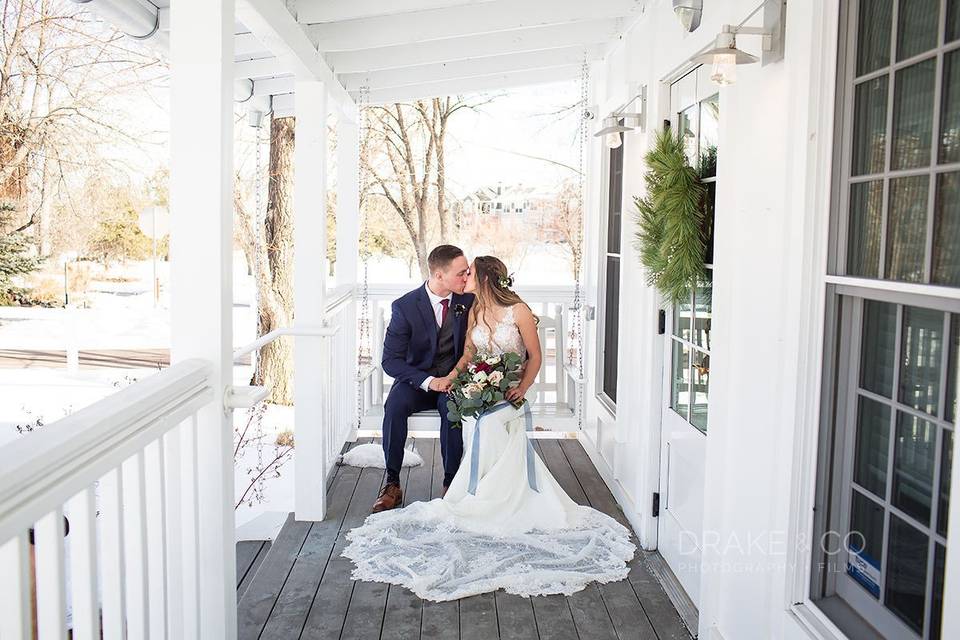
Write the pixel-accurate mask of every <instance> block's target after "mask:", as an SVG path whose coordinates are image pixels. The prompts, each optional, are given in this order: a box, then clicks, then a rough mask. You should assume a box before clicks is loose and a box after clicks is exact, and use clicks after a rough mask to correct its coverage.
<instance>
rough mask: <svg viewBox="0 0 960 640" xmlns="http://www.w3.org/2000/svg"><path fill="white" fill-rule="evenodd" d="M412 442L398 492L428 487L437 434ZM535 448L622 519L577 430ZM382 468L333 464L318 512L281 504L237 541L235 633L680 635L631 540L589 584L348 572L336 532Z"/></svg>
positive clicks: (355, 520)
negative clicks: (264, 527)
mask: <svg viewBox="0 0 960 640" xmlns="http://www.w3.org/2000/svg"><path fill="white" fill-rule="evenodd" d="M366 441H369V440H366ZM411 443H412V444H413V445H414V446H415V447H416V448H417V450H418V451H419V453H420V454H421V456H422V457H423V458H424V464H423V465H422V466H419V467H405V468H404V469H403V471H402V473H401V484H402V486H403V488H404V504H411V503H412V502H415V501H418V500H429V499H432V498H439V497H440V494H441V490H442V482H443V463H442V460H441V456H440V441H439V440H437V439H432V438H421V439H417V440H416V441H413V440H411V441H410V442H408V446H410V444H411ZM534 448H535V449H536V451H537V454H538V455H539V456H540V458H541V459H542V460H543V461H544V462H545V463H546V465H547V467H548V468H549V469H550V472H551V474H553V476H554V477H555V478H556V479H557V481H558V482H559V483H560V485H561V486H562V487H563V489H564V491H566V492H567V493H568V494H569V495H570V497H571V498H573V499H574V500H575V501H576V502H577V503H579V504H584V505H590V506H592V507H594V508H595V509H599V510H601V511H603V512H605V513H607V514H608V515H610V516H611V517H613V518H615V519H617V520H618V521H619V522H621V523H622V524H625V525H626V524H627V520H626V517H625V516H624V514H623V512H622V511H621V510H620V508H619V506H618V505H617V503H616V500H615V499H614V498H613V495H612V494H611V493H610V490H609V489H608V488H607V485H606V484H605V483H604V481H603V479H602V478H601V476H600V474H599V472H598V471H597V469H596V468H595V467H594V466H593V464H592V462H591V461H590V458H589V456H588V455H587V454H586V452H585V451H584V449H583V447H582V446H581V445H580V443H579V442H577V441H576V440H552V439H538V440H535V442H534ZM383 480H384V471H383V470H382V469H374V468H365V469H357V468H355V467H339V468H338V469H337V471H336V473H335V475H334V477H333V480H332V482H331V483H330V486H329V487H328V500H329V502H328V508H327V518H326V519H325V520H323V521H322V522H313V523H310V522H296V521H295V520H294V519H293V517H292V514H291V517H290V518H289V519H288V521H287V523H286V525H285V526H284V529H283V530H282V531H281V533H280V535H278V536H277V539H276V540H275V541H274V542H273V544H272V545H271V544H270V543H269V542H267V543H257V542H250V543H245V544H243V545H242V546H240V545H238V547H237V576H238V578H237V579H238V582H239V583H240V585H239V586H238V594H239V593H241V592H240V591H239V589H240V588H241V587H244V588H246V592H245V593H243V594H242V596H240V595H238V597H239V598H240V602H239V604H238V622H239V626H240V638H243V639H245V638H265V639H268V638H269V639H272V638H302V639H304V640H311V639H318V640H319V639H324V640H326V639H328V638H335V639H339V640H357V639H364V640H366V639H368V638H374V639H379V640H419V639H422V640H497V639H502V640H526V639H527V638H530V639H543V640H547V639H549V640H608V639H609V640H628V639H629V640H689V638H690V636H689V634H687V632H686V629H685V627H684V626H683V624H682V622H681V621H680V617H679V615H678V614H677V612H676V609H675V608H674V607H673V605H672V603H671V602H670V600H669V598H668V597H667V595H666V594H665V593H664V591H663V589H662V588H661V587H660V584H659V582H657V579H656V578H655V577H654V576H653V574H651V573H650V571H649V570H648V569H647V567H646V565H645V563H644V560H643V556H642V553H640V552H638V554H637V556H636V557H635V558H634V559H633V560H632V561H631V562H630V575H629V577H628V579H627V580H621V581H619V582H615V583H608V584H604V585H598V584H591V585H589V586H588V587H587V588H586V589H584V590H582V591H579V592H577V593H575V594H573V595H571V596H569V597H566V596H563V595H553V596H538V597H535V598H522V597H519V596H515V595H511V594H507V593H505V592H503V591H497V592H496V593H487V594H481V595H478V596H471V597H469V598H463V599H461V600H458V601H452V602H429V601H422V600H420V599H419V598H418V597H416V596H415V595H414V594H413V593H412V592H410V591H409V590H408V589H405V588H403V587H398V586H395V585H386V584H381V583H370V582H356V581H354V580H352V579H351V574H352V571H353V563H352V562H351V561H349V560H348V559H346V558H344V557H342V556H341V552H342V550H343V548H344V547H345V546H346V533H347V532H348V531H349V530H350V529H352V528H354V527H356V526H359V525H360V524H362V523H363V521H364V519H365V518H366V517H367V516H368V515H369V513H370V508H371V506H372V505H373V502H374V500H375V498H376V496H377V493H378V492H379V490H380V487H381V485H382V482H383ZM634 542H636V541H634ZM241 572H242V573H241Z"/></svg>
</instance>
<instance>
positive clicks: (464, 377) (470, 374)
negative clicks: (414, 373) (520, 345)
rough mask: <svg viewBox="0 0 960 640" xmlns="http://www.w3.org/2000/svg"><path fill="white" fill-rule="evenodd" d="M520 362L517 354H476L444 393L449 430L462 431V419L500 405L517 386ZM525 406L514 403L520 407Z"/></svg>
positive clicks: (520, 374) (521, 401)
mask: <svg viewBox="0 0 960 640" xmlns="http://www.w3.org/2000/svg"><path fill="white" fill-rule="evenodd" d="M522 369H523V358H522V357H521V356H520V354H518V353H512V352H511V353H503V354H501V355H498V356H484V355H483V354H478V355H476V356H474V358H473V360H471V361H470V362H469V363H468V364H467V369H466V371H463V372H462V373H460V374H459V375H458V376H457V377H456V378H455V379H454V380H453V384H452V385H451V387H450V391H448V392H447V395H448V398H449V399H448V400H447V419H448V420H449V421H450V427H451V428H454V429H459V428H461V427H463V418H464V417H476V416H478V415H480V414H481V413H483V412H484V411H486V410H487V409H489V408H490V407H492V406H494V405H495V404H498V403H500V402H503V399H504V395H505V394H506V392H507V390H508V389H510V388H511V387H516V386H517V385H519V384H520V377H521V376H522ZM524 402H526V400H525V399H521V400H519V401H518V402H516V403H514V406H517V407H520V406H522V405H523V403H524Z"/></svg>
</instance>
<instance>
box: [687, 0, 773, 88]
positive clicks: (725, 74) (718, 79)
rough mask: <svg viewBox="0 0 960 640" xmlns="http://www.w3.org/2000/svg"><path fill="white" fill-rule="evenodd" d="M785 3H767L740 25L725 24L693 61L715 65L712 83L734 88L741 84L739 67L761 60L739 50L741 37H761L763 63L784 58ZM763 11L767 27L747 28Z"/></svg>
mask: <svg viewBox="0 0 960 640" xmlns="http://www.w3.org/2000/svg"><path fill="white" fill-rule="evenodd" d="M785 4H786V2H785V1H784V0H765V2H763V3H761V4H760V6H758V7H757V8H756V9H754V10H753V11H751V12H750V15H748V16H747V17H746V18H744V19H743V21H741V22H740V24H738V25H736V26H731V25H729V24H725V25H723V27H721V29H720V33H719V34H717V37H716V39H715V40H714V41H713V42H712V43H710V44H709V45H707V48H705V49H701V50H700V51H699V52H697V54H696V55H694V56H693V58H691V59H690V61H691V62H694V63H697V64H709V65H711V70H710V80H711V81H712V82H713V83H714V84H717V85H721V86H724V85H731V84H733V83H735V82H736V81H737V66H738V65H741V64H753V63H755V62H760V61H761V59H760V58H758V57H757V56H754V55H751V54H749V53H747V52H746V51H743V50H741V49H738V48H737V36H738V35H751V36H760V37H761V39H762V41H763V59H762V63H763V64H769V63H771V62H776V61H778V60H781V59H783V34H784V24H783V19H782V18H783V15H784V12H783V7H784V5H785ZM761 9H762V10H763V25H764V26H760V27H747V26H744V25H745V24H746V22H747V21H748V20H750V18H752V17H753V16H755V15H756V14H757V13H758V12H759V11H760V10H761Z"/></svg>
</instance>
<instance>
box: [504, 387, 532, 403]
mask: <svg viewBox="0 0 960 640" xmlns="http://www.w3.org/2000/svg"><path fill="white" fill-rule="evenodd" d="M526 395H527V387H524V386H522V385H521V386H517V387H512V388H510V389H507V392H506V393H505V394H503V397H504V398H506V399H507V400H509V401H510V402H517V401H519V400H521V399H522V398H523V397H524V396H526Z"/></svg>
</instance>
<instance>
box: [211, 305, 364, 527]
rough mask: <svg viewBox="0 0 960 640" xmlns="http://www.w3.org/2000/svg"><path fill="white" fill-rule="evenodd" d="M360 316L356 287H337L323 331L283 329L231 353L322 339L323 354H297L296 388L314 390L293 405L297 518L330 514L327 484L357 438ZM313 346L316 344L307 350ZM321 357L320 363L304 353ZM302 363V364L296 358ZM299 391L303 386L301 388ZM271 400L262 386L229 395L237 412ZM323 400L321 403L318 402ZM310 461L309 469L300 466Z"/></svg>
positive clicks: (320, 327) (321, 516) (318, 329)
mask: <svg viewBox="0 0 960 640" xmlns="http://www.w3.org/2000/svg"><path fill="white" fill-rule="evenodd" d="M356 330H357V316H356V305H355V304H354V298H353V288H352V287H350V286H343V287H339V288H337V289H335V290H333V291H331V292H328V294H327V296H326V299H325V315H324V320H323V324H322V326H318V327H302V326H294V327H284V328H280V329H276V330H274V331H271V332H270V333H268V334H266V335H264V336H261V337H260V338H258V339H257V340H255V341H254V342H251V343H250V344H248V345H246V346H244V347H241V348H239V349H237V350H235V351H234V352H233V359H234V361H236V360H238V359H239V358H240V357H241V356H243V355H246V354H248V353H252V354H254V356H255V357H256V352H257V351H258V350H259V349H260V348H262V347H264V346H266V345H267V344H269V343H271V342H273V341H274V340H277V339H279V338H281V337H284V336H292V337H293V338H294V339H297V340H320V343H319V345H317V346H319V349H318V350H316V351H313V350H312V349H307V350H297V349H296V348H295V351H294V367H295V371H296V373H295V377H296V378H297V379H296V380H295V384H298V385H302V384H303V383H304V381H306V382H307V384H309V385H314V386H311V387H310V388H308V389H306V391H305V395H304V396H298V398H307V399H309V400H310V402H309V404H308V403H307V402H303V404H302V405H301V406H297V405H298V404H300V400H295V403H294V443H295V451H296V454H295V455H296V460H295V462H294V468H295V474H296V476H295V482H294V485H295V499H294V500H295V505H294V508H295V511H296V513H297V517H298V518H299V519H303V520H307V519H323V517H324V514H325V513H326V491H325V490H324V488H325V487H326V482H327V480H328V479H329V477H330V474H331V473H332V472H333V470H334V468H335V465H336V461H337V458H338V456H339V455H340V450H341V449H342V448H343V445H344V443H345V442H346V441H347V439H349V438H351V437H354V427H355V426H356V420H357V418H356V384H357V383H356V379H355V377H354V376H353V375H352V373H353V371H355V369H356V366H357V364H356V363H357V356H356V353H357V352H356V348H357V347H356ZM308 346H313V345H308ZM304 353H307V354H311V353H317V354H318V355H317V359H316V361H315V362H314V361H305V360H304V356H303V354H304ZM298 358H300V361H298V360H297V359H298ZM297 388H300V387H297ZM268 395H269V389H266V388H262V387H237V388H233V389H231V391H230V392H229V393H228V399H235V402H234V403H232V404H231V406H233V407H242V406H252V404H253V403H255V402H258V401H260V400H262V399H264V398H266V397H267V396H268ZM315 400H319V402H314V401H315ZM302 460H306V461H307V463H306V464H297V461H302Z"/></svg>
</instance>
